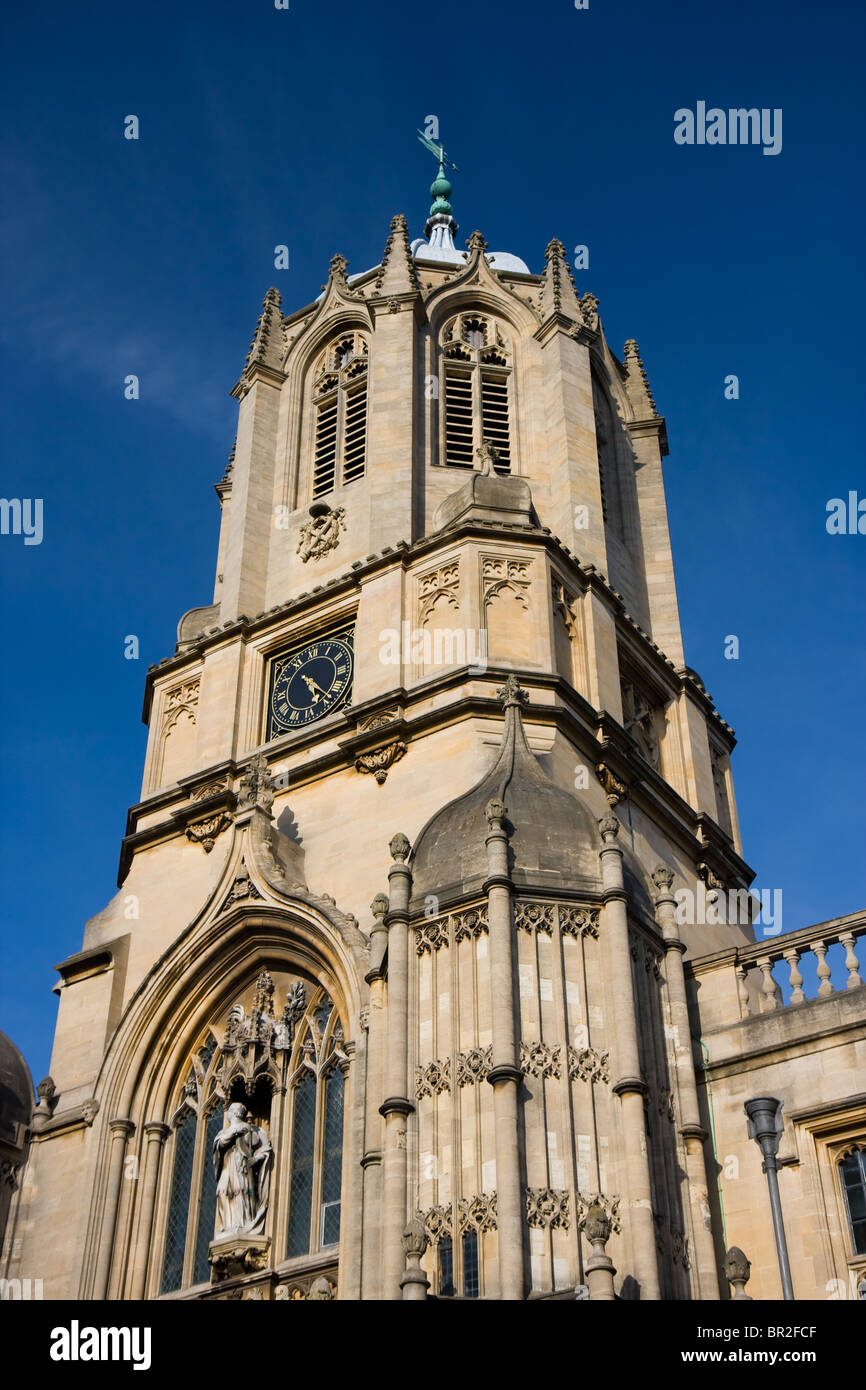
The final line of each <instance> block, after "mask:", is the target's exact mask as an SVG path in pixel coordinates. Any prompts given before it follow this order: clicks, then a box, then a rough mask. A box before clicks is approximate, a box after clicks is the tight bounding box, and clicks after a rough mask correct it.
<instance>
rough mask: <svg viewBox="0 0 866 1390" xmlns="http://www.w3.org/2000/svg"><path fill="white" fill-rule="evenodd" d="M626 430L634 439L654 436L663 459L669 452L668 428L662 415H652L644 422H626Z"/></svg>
mask: <svg viewBox="0 0 866 1390" xmlns="http://www.w3.org/2000/svg"><path fill="white" fill-rule="evenodd" d="M625 427H626V429H627V430H628V432H629V434H630V435H633V436H634V437H635V438H636V439H640V438H643V437H645V436H647V435H649V436H652V435H656V436H657V437H658V441H659V451H660V453H661V455H662V457H663V458H664V456H665V454H668V453H669V452H670V450H669V448H668V428H667V425H666V423H665V418H664V416H663V415H653V416H651V417H650V418H648V419H646V420H627V421H626V425H625Z"/></svg>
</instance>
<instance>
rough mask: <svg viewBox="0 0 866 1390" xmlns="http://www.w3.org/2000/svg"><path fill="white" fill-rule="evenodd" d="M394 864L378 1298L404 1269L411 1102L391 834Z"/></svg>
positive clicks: (405, 913)
mask: <svg viewBox="0 0 866 1390" xmlns="http://www.w3.org/2000/svg"><path fill="white" fill-rule="evenodd" d="M390 848H391V855H392V858H393V860H394V862H393V863H392V865H391V868H390V869H389V871H388V886H389V888H390V893H389V904H390V906H389V912H388V1041H387V1055H386V1059H385V1100H384V1101H383V1103H382V1105H381V1106H380V1107H379V1114H380V1115H383V1116H384V1117H385V1151H384V1173H383V1180H382V1189H383V1191H382V1197H383V1200H382V1235H383V1239H382V1297H383V1298H402V1292H401V1289H400V1280H401V1278H402V1276H403V1270H404V1268H405V1258H404V1253H403V1232H404V1230H405V1228H406V1215H407V1210H406V1208H407V1190H406V1182H407V1173H408V1163H407V1153H406V1139H407V1133H406V1130H407V1125H406V1121H407V1117H408V1116H409V1115H411V1114H412V1113H413V1112H414V1109H415V1107H414V1105H413V1104H412V1102H411V1100H410V1099H409V1097H408V1096H407V1095H406V1091H407V1089H408V1080H407V1078H408V1071H409V897H410V893H411V889H412V874H411V871H410V869H409V866H408V865H407V864H406V859H407V857H408V854H409V848H410V846H409V841H408V840H407V839H406V836H405V835H395V836H394V838H393V840H392V841H391V846H390Z"/></svg>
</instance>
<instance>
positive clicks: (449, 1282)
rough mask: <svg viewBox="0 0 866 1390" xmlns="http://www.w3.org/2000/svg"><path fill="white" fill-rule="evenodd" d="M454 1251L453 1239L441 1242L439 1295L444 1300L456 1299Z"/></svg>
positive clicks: (446, 1238) (444, 1239) (448, 1237)
mask: <svg viewBox="0 0 866 1390" xmlns="http://www.w3.org/2000/svg"><path fill="white" fill-rule="evenodd" d="M454 1292H455V1290H454V1251H453V1248H452V1245H451V1237H450V1236H444V1237H443V1239H442V1240H440V1242H439V1293H440V1296H441V1297H442V1298H453V1297H454Z"/></svg>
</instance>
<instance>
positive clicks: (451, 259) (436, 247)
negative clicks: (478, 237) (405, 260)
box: [411, 230, 530, 275]
mask: <svg viewBox="0 0 866 1390" xmlns="http://www.w3.org/2000/svg"><path fill="white" fill-rule="evenodd" d="M411 251H412V255H413V257H414V259H415V260H416V261H441V262H443V263H444V264H445V265H465V264H466V262H467V260H468V256H467V254H466V252H465V251H458V250H457V247H456V246H455V245H454V242H453V241H452V239H451V237H450V235H447V236H443V235H439V236H437V235H436V231H435V230H434V232H433V234H432V235H431V237H430V240H429V241H425V239H424V237H416V238H415V240H414V241H413V242H412V245H411ZM485 259H486V260H487V262H488V264H489V265H490V267H491V269H493V270H504V271H506V272H508V271H514V272H516V273H518V274H520V275H528V274H529V273H530V271H529V266H528V265H527V264H526V262H525V261H522V260H521V259H520V257H519V256H513V255H512V254H511V252H510V251H492V252H490V253H489V254H488V255H487V256H486V257H485Z"/></svg>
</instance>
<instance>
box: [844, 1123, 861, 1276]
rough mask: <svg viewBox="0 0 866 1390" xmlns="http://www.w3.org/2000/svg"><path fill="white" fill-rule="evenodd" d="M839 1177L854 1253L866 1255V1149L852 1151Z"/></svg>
mask: <svg viewBox="0 0 866 1390" xmlns="http://www.w3.org/2000/svg"><path fill="white" fill-rule="evenodd" d="M839 1176H840V1177H841V1179H842V1190H843V1192H844V1194H845V1207H846V1210H847V1212H848V1224H849V1226H850V1228H851V1243H852V1244H853V1246H854V1253H855V1255H866V1149H862V1148H860V1147H859V1146H858V1147H857V1148H854V1149H850V1150H849V1152H848V1153H846V1154H845V1156H844V1158H843V1159H842V1161H841V1162H840V1164H839Z"/></svg>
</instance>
